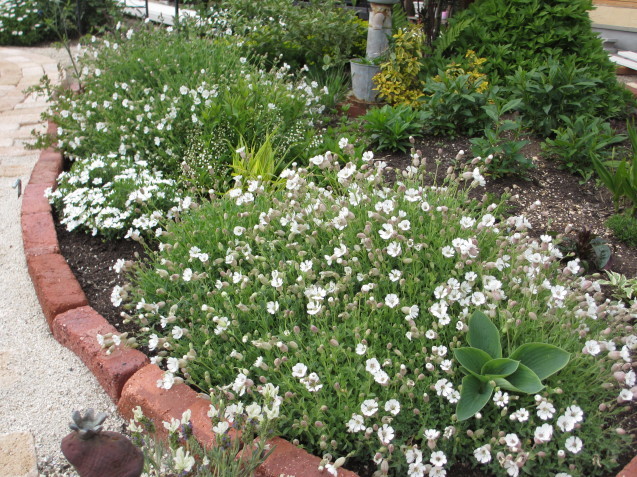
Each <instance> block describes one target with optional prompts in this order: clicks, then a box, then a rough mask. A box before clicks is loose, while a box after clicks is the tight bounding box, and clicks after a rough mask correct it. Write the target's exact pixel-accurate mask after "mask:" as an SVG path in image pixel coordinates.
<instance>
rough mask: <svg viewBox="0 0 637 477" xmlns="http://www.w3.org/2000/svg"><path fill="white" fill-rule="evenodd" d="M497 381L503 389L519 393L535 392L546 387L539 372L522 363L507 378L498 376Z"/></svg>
mask: <svg viewBox="0 0 637 477" xmlns="http://www.w3.org/2000/svg"><path fill="white" fill-rule="evenodd" d="M495 382H496V384H497V385H498V386H500V387H501V388H502V389H507V390H509V391H514V392H518V393H526V394H535V393H539V392H540V391H541V390H542V389H544V385H543V384H542V381H540V378H538V377H537V374H535V373H534V372H533V371H531V369H530V368H527V367H526V366H524V365H523V364H522V363H520V364H519V365H518V369H517V370H516V371H515V373H513V374H511V375H510V376H507V377H506V378H496V379H495Z"/></svg>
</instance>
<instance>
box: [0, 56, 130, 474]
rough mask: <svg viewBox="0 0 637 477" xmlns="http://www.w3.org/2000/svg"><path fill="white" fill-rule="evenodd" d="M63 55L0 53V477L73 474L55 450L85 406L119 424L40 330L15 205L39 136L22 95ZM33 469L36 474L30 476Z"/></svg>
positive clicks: (54, 72) (40, 105)
mask: <svg viewBox="0 0 637 477" xmlns="http://www.w3.org/2000/svg"><path fill="white" fill-rule="evenodd" d="M63 59H64V54H62V53H60V52H59V51H58V50H55V49H52V48H8V47H4V48H0V475H1V476H3V477H26V476H29V477H31V476H37V475H45V476H52V475H74V474H73V473H72V472H68V471H65V470H63V468H64V465H65V459H64V457H63V456H62V454H61V452H60V451H59V446H60V442H61V440H62V438H63V437H64V436H65V435H66V434H68V432H69V430H68V423H69V421H70V416H71V412H72V411H73V410H75V409H86V408H89V407H93V408H95V409H96V410H100V411H104V412H107V413H108V414H109V416H110V417H109V420H108V421H107V424H109V421H110V425H108V426H106V427H109V428H115V429H118V428H119V427H120V426H121V424H122V421H121V419H120V418H119V417H117V412H116V408H115V406H114V405H113V403H112V402H111V400H110V399H109V398H108V397H107V396H106V394H105V393H104V392H103V390H102V388H101V387H100V386H99V384H98V382H97V380H96V379H95V378H94V376H93V375H92V374H91V373H90V371H88V370H87V369H86V368H85V366H84V365H83V363H82V362H81V361H80V360H79V358H77V357H76V356H75V355H74V354H73V353H72V352H71V351H69V350H68V349H66V348H64V347H62V346H61V345H60V344H59V343H58V342H57V341H55V339H54V338H53V337H52V335H51V333H50V332H49V328H48V325H47V323H46V320H45V318H44V316H43V315H42V311H41V309H40V305H39V303H38V300H37V298H36V295H35V291H34V290H33V286H32V284H31V280H30V278H29V275H28V273H27V267H26V261H25V258H24V252H23V248H22V235H21V228H20V205H21V203H20V199H19V198H18V194H17V190H16V189H14V188H12V185H13V184H14V183H15V181H16V179H21V180H22V184H23V187H24V186H25V185H26V183H27V182H28V180H29V176H30V173H31V169H32V168H33V165H34V164H35V162H36V160H37V158H38V155H39V151H32V150H28V149H26V148H25V145H26V144H28V143H29V142H31V139H30V138H31V131H32V130H34V129H35V130H37V131H40V132H43V131H44V130H45V127H46V126H45V124H44V123H43V122H42V121H41V118H40V114H41V113H42V111H44V109H45V108H46V106H47V104H46V101H45V100H44V98H42V97H41V96H40V97H35V96H33V95H30V96H25V94H24V93H23V91H24V90H25V89H26V88H28V87H29V86H32V85H35V84H37V83H38V82H39V80H40V78H41V77H42V75H43V74H47V75H48V76H49V77H50V78H51V79H57V78H58V68H57V64H58V61H59V60H63ZM38 465H39V467H40V474H38Z"/></svg>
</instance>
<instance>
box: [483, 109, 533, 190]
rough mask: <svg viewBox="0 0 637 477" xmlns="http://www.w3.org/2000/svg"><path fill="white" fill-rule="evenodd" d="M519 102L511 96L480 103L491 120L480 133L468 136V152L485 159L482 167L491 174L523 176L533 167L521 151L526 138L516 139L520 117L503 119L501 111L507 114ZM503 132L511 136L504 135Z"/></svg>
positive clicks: (496, 176)
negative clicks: (523, 139) (481, 134)
mask: <svg viewBox="0 0 637 477" xmlns="http://www.w3.org/2000/svg"><path fill="white" fill-rule="evenodd" d="M519 104H520V100H515V99H514V100H511V101H508V102H506V103H503V102H501V101H495V102H493V103H491V104H487V105H486V106H484V107H483V109H484V111H485V113H486V114H487V116H489V118H490V119H491V120H492V121H493V123H492V125H491V126H487V127H486V128H485V129H484V136H478V137H476V138H473V139H471V144H472V146H471V152H472V153H473V155H474V156H478V157H481V158H483V159H485V162H484V165H485V171H486V172H487V173H488V174H489V175H490V176H492V177H495V178H498V177H503V176H508V175H518V176H522V177H525V176H526V175H527V174H528V171H529V169H531V168H533V167H535V165H534V164H533V162H532V161H531V160H529V159H528V158H527V157H526V156H525V155H524V154H522V152H521V151H522V149H523V148H524V146H526V145H527V144H528V141H520V140H518V137H519V134H520V130H521V128H522V125H521V124H520V120H519V119H518V118H515V119H504V115H505V114H509V113H510V112H511V111H512V110H514V109H515V108H517V107H518V106H519ZM505 135H509V136H513V138H512V139H507V138H506V137H505Z"/></svg>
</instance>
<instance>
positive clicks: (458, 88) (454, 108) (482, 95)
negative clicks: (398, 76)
mask: <svg viewBox="0 0 637 477" xmlns="http://www.w3.org/2000/svg"><path fill="white" fill-rule="evenodd" d="M484 81H485V79H484V78H477V79H475V78H474V77H473V76H472V75H471V74H461V75H459V76H456V75H455V74H447V73H446V72H445V71H442V70H439V72H438V76H437V77H436V79H434V78H429V79H428V80H427V81H426V82H425V86H424V88H423V90H424V93H425V95H427V96H425V97H421V99H420V101H421V107H422V108H423V109H424V110H425V111H428V112H430V114H431V119H430V120H429V122H428V127H429V129H430V130H431V132H432V133H433V134H436V135H441V136H456V135H458V134H466V135H468V136H472V135H473V134H475V133H477V132H478V131H481V130H483V129H484V127H485V126H486V125H487V124H488V123H489V117H488V116H487V115H486V113H485V111H484V109H483V107H484V106H486V104H487V102H488V101H489V99H490V95H491V94H492V92H491V91H489V90H488V89H487V90H481V88H480V86H481V85H482V84H483V83H484Z"/></svg>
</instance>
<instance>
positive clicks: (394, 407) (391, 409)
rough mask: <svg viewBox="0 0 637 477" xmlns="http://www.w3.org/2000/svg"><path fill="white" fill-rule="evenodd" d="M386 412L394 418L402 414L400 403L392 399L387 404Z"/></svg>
mask: <svg viewBox="0 0 637 477" xmlns="http://www.w3.org/2000/svg"><path fill="white" fill-rule="evenodd" d="M385 411H387V412H388V413H390V414H393V415H394V416H396V415H398V413H399V412H400V403H399V402H398V401H397V400H396V399H390V400H389V401H387V402H386V403H385Z"/></svg>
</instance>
